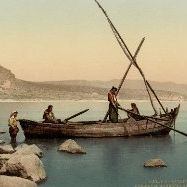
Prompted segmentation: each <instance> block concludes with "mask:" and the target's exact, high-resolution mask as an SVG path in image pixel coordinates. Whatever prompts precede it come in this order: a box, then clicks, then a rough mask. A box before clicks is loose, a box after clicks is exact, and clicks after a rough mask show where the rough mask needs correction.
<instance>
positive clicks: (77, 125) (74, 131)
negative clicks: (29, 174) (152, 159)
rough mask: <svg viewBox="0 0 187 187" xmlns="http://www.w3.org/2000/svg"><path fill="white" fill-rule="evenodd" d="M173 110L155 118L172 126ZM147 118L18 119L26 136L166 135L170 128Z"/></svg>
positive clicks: (174, 115)
mask: <svg viewBox="0 0 187 187" xmlns="http://www.w3.org/2000/svg"><path fill="white" fill-rule="evenodd" d="M174 111H175V112H173V113H172V115H171V113H169V114H168V115H166V116H164V117H161V118H157V119H155V122H159V123H161V124H163V125H166V126H168V127H173V125H174V121H175V120H176V117H177V114H178V111H179V107H178V108H175V110H174ZM155 122H152V121H149V120H147V119H143V120H138V121H136V120H135V119H133V118H130V119H124V120H121V121H120V122H118V123H110V122H106V123H102V122H101V121H82V122H68V123H67V124H50V123H42V122H35V121H30V120H20V125H21V127H22V129H23V131H24V135H25V137H26V138H64V137H85V138H89V137H95V138H101V137H129V136H146V135H166V134H168V133H169V132H170V129H169V128H167V127H163V126H161V125H159V124H157V123H155Z"/></svg>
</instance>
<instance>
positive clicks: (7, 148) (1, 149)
mask: <svg viewBox="0 0 187 187" xmlns="http://www.w3.org/2000/svg"><path fill="white" fill-rule="evenodd" d="M14 152H15V150H14V149H13V147H12V146H11V145H1V146H0V154H9V153H14Z"/></svg>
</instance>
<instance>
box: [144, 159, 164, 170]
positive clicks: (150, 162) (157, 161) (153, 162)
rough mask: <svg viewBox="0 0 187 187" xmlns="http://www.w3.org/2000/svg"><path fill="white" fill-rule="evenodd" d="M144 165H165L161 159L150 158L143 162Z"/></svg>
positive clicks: (154, 166) (155, 166)
mask: <svg viewBox="0 0 187 187" xmlns="http://www.w3.org/2000/svg"><path fill="white" fill-rule="evenodd" d="M144 167H153V168H158V167H167V165H166V163H165V162H164V161H163V160H161V159H151V160H147V161H145V162H144Z"/></svg>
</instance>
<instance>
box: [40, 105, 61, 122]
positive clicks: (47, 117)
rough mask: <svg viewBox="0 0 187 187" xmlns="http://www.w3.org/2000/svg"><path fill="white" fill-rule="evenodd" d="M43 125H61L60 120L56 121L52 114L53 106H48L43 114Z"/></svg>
mask: <svg viewBox="0 0 187 187" xmlns="http://www.w3.org/2000/svg"><path fill="white" fill-rule="evenodd" d="M43 119H44V123H61V120H60V119H56V117H55V115H54V113H53V106H52V105H49V106H48V108H47V109H46V110H45V111H44V114H43Z"/></svg>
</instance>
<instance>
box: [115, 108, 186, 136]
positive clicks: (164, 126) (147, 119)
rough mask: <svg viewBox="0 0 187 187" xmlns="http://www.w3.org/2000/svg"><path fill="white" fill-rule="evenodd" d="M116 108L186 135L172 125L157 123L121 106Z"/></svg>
mask: <svg viewBox="0 0 187 187" xmlns="http://www.w3.org/2000/svg"><path fill="white" fill-rule="evenodd" d="M118 108H119V109H120V110H123V111H125V112H127V113H131V114H134V115H137V116H139V117H142V118H145V119H147V120H149V121H151V122H153V123H156V124H158V125H160V126H163V127H166V128H168V129H170V130H173V131H175V132H178V133H179V134H182V135H184V136H187V133H185V132H182V131H179V130H177V129H174V128H172V127H169V126H167V125H164V124H162V123H159V122H157V121H154V120H153V119H150V118H151V117H148V116H142V115H139V114H136V113H134V112H131V111H129V110H126V109H124V108H121V107H118Z"/></svg>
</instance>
